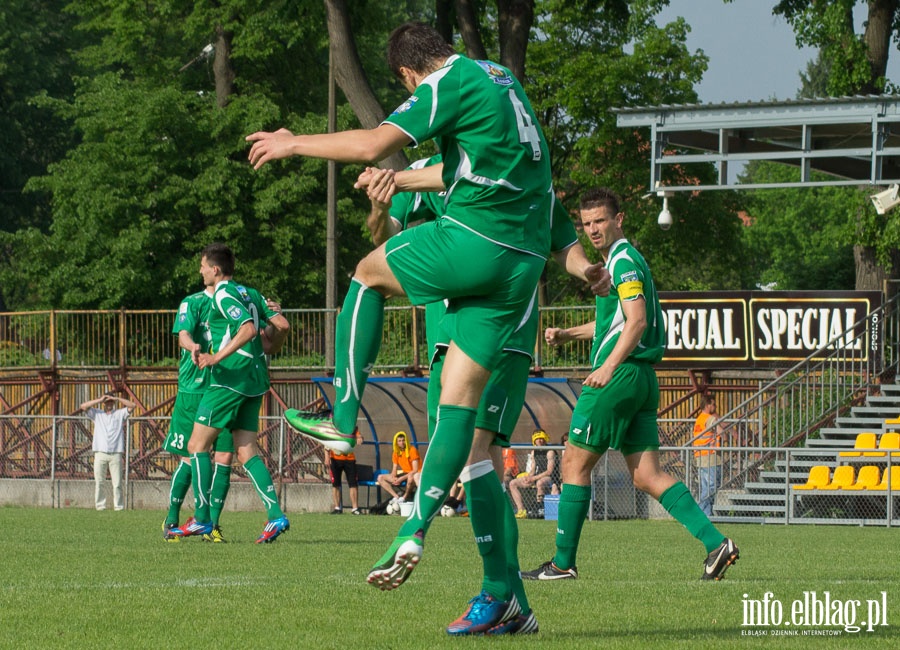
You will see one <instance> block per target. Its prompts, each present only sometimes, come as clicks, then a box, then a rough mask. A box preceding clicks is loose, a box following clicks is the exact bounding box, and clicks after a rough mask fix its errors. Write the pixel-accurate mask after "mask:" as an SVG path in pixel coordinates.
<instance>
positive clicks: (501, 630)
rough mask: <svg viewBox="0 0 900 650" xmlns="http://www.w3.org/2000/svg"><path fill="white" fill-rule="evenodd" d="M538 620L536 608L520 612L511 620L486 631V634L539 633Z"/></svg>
mask: <svg viewBox="0 0 900 650" xmlns="http://www.w3.org/2000/svg"><path fill="white" fill-rule="evenodd" d="M537 633H538V622H537V619H536V618H535V617H534V610H531V611H530V612H528V613H527V614H519V615H518V616H516V617H514V618H511V619H509V620H506V621H503V622H502V623H498V624H497V625H495V626H494V627H492V628H490V629H489V630H488V631H487V632H485V633H484V634H485V636H499V635H501V634H537Z"/></svg>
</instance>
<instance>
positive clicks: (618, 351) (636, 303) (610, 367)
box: [583, 296, 647, 388]
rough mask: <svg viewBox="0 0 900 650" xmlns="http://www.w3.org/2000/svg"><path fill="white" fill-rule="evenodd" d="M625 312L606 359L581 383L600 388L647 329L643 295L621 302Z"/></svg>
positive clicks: (632, 349) (606, 382) (607, 381)
mask: <svg viewBox="0 0 900 650" xmlns="http://www.w3.org/2000/svg"><path fill="white" fill-rule="evenodd" d="M621 304H622V311H623V312H625V325H624V327H623V328H622V333H621V334H620V335H619V339H618V340H617V341H616V344H615V346H614V347H613V349H612V352H610V353H609V356H608V357H607V358H606V361H604V362H603V364H602V365H601V366H600V367H599V368H597V369H596V370H595V371H594V372H592V373H591V374H589V375H588V376H587V377H586V378H585V380H584V382H583V384H584V385H585V386H591V387H592V388H602V387H603V386H606V384H608V383H609V381H610V380H611V379H612V376H613V373H614V372H615V371H616V368H618V367H619V365H620V364H621V363H622V362H623V361H625V359H627V358H628V355H630V354H631V353H632V352H633V351H634V349H635V348H636V347H637V346H638V343H640V342H641V336H643V334H644V330H645V329H647V306H646V302H645V300H644V297H643V296H639V297H637V298H635V299H634V300H626V301H623V302H622V303H621Z"/></svg>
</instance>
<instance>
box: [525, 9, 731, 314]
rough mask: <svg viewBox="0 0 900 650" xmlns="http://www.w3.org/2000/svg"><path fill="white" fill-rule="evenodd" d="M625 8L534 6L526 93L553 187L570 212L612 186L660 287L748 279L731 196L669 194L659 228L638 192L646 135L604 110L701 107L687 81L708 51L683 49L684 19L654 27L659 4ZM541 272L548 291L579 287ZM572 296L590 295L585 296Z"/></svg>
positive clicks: (654, 209)
mask: <svg viewBox="0 0 900 650" xmlns="http://www.w3.org/2000/svg"><path fill="white" fill-rule="evenodd" d="M607 4H612V5H613V6H614V7H615V8H617V10H615V11H604V10H603V7H601V6H600V5H604V6H605V5H607ZM622 4H623V3H598V2H596V1H594V2H591V1H574V0H547V1H545V2H541V3H539V4H538V6H539V8H540V9H541V13H540V17H539V23H538V33H539V34H540V35H541V36H540V38H538V39H536V40H535V41H534V42H532V43H531V45H530V46H529V50H528V57H529V60H528V67H527V71H528V79H527V82H528V83H527V86H526V89H527V91H528V93H529V97H530V98H531V100H532V103H533V104H534V107H535V111H536V112H537V114H538V116H539V117H540V118H541V120H542V124H543V125H544V129H545V134H546V135H547V138H548V140H549V142H550V146H551V152H552V160H553V167H554V178H555V179H556V186H557V189H558V190H561V191H562V193H563V194H564V195H565V201H566V204H567V206H568V207H569V209H571V210H573V211H575V210H577V207H578V196H579V195H580V194H581V193H582V192H583V191H584V190H585V189H587V188H588V187H592V186H607V187H610V188H612V189H614V190H615V191H616V192H618V193H619V194H620V195H621V196H622V198H623V205H624V210H625V212H626V220H625V233H626V235H627V236H628V237H629V239H631V240H632V241H634V242H636V243H637V245H638V246H639V248H640V250H641V252H642V253H643V254H644V256H645V257H646V258H647V260H648V262H649V264H650V267H651V268H652V269H653V272H654V277H655V279H656V281H657V284H658V285H659V288H660V289H662V290H679V289H682V290H687V289H729V288H739V287H742V286H744V285H745V283H746V281H747V280H745V278H744V277H742V274H741V269H742V267H743V265H742V264H741V260H743V258H744V253H743V252H742V250H741V240H740V221H739V220H738V219H737V216H736V213H737V206H736V200H735V196H734V195H733V194H731V193H720V192H704V193H700V194H698V195H696V196H693V195H681V196H678V197H676V198H675V199H672V200H670V205H671V209H672V212H673V214H675V215H676V221H677V223H676V225H675V226H674V227H673V228H672V229H671V230H669V231H668V232H662V231H661V230H660V229H659V227H658V226H657V225H656V218H657V215H658V214H659V210H660V208H661V205H660V202H659V200H658V199H656V198H655V197H654V199H653V200H643V199H641V197H642V195H643V194H645V193H646V192H647V178H648V176H649V170H648V167H647V158H648V155H649V144H648V135H649V134H648V133H645V132H628V131H625V130H623V129H621V128H619V127H618V126H617V125H616V116H615V114H614V113H613V112H612V110H611V109H613V108H616V107H630V106H652V105H658V104H683V103H693V102H696V101H697V95H696V92H695V91H694V89H693V88H694V85H695V84H696V83H697V82H698V81H699V80H700V78H701V76H702V74H703V72H704V71H705V70H706V63H707V58H706V56H705V55H704V54H703V53H702V52H700V51H697V52H694V53H691V52H688V50H687V48H686V47H685V46H684V41H685V36H686V33H687V31H688V30H689V27H688V25H687V24H686V23H685V22H684V20H683V19H681V18H679V19H677V20H675V21H673V22H671V23H668V24H666V25H662V26H657V24H656V22H655V16H656V14H657V13H658V12H659V10H660V8H661V7H662V6H663V5H664V4H666V3H664V2H662V1H659V0H640V1H636V2H630V3H627V8H623V6H622ZM696 174H702V175H705V177H706V178H709V177H711V174H712V169H711V167H710V166H708V165H707V166H704V167H703V168H701V169H699V170H697V172H696ZM697 180H698V179H697V178H696V176H695V178H694V180H691V179H688V180H687V181H686V182H685V184H687V183H690V182H697ZM679 181H685V179H683V178H682V179H679ZM585 243H586V242H585ZM548 278H549V284H550V289H549V295H550V296H551V297H552V298H555V299H561V300H563V301H566V302H567V301H568V300H569V299H570V298H568V297H567V296H572V295H573V293H572V292H573V291H577V287H578V285H577V283H575V282H574V281H569V280H567V279H566V278H565V277H563V276H562V275H561V274H560V273H559V272H557V271H556V270H550V271H548ZM574 295H576V296H577V298H578V300H580V301H582V302H583V301H584V300H586V299H588V297H587V296H586V295H585V294H584V293H583V292H581V293H575V294H574Z"/></svg>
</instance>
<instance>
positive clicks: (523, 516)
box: [516, 509, 528, 519]
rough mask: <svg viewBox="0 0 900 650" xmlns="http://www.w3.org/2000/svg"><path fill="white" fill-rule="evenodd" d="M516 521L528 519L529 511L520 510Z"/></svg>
mask: <svg viewBox="0 0 900 650" xmlns="http://www.w3.org/2000/svg"><path fill="white" fill-rule="evenodd" d="M516 519H528V511H527V510H524V509H522V510H519V511H518V512H516Z"/></svg>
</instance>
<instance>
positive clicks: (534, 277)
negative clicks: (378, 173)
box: [247, 23, 553, 626]
mask: <svg viewBox="0 0 900 650" xmlns="http://www.w3.org/2000/svg"><path fill="white" fill-rule="evenodd" d="M388 64H389V66H390V68H391V70H392V71H393V72H394V74H395V75H396V76H397V77H398V78H399V79H400V80H401V81H402V83H403V84H404V86H405V87H406V88H407V90H409V91H410V92H411V93H412V95H411V96H410V98H409V99H407V100H406V101H405V102H404V103H403V104H402V105H401V106H400V107H399V108H397V109H396V110H395V111H394V112H393V113H392V114H391V115H390V116H388V118H386V120H385V121H384V122H383V123H382V124H381V125H379V126H378V127H376V128H374V129H369V130H354V131H345V132H341V133H333V134H320V135H294V134H292V133H290V132H289V131H285V130H281V131H277V132H274V133H265V132H259V133H254V134H251V135H249V136H247V140H248V141H250V142H253V145H252V147H251V149H250V155H249V158H250V162H251V163H252V164H253V165H254V167H256V168H259V167H261V166H262V165H264V164H266V163H268V162H269V161H271V160H275V159H279V158H286V157H288V156H292V155H302V156H312V157H319V158H328V159H332V160H337V161H342V162H369V161H376V160H382V159H383V158H385V157H386V156H388V155H390V154H392V153H394V152H396V151H399V150H400V149H401V148H402V147H404V146H406V145H407V144H409V143H414V144H418V143H420V142H423V141H424V140H427V139H431V138H434V139H436V140H437V141H438V146H439V148H440V150H441V152H442V154H443V159H444V166H443V187H446V189H447V194H446V199H445V203H444V207H443V210H442V211H441V212H442V214H441V216H440V218H439V219H437V220H435V221H433V222H429V223H425V224H423V225H421V226H418V227H416V228H412V229H408V230H405V231H403V232H402V233H400V234H398V235H397V236H395V237H391V238H390V239H389V240H388V241H387V242H386V243H385V244H384V245H382V246H380V247H378V248H377V249H376V250H374V251H373V252H372V253H370V254H369V255H367V256H366V257H365V258H364V259H363V260H362V261H361V262H360V264H359V265H358V266H357V268H356V273H355V274H354V278H353V281H352V282H351V287H350V291H349V293H348V295H347V297H346V299H345V301H344V307H343V309H342V310H341V314H340V316H339V318H338V322H337V330H338V331H337V343H336V351H337V356H336V363H335V365H336V368H335V380H334V386H335V391H336V400H335V406H334V416H333V419H332V418H326V417H316V416H315V415H313V414H303V413H299V412H297V411H288V412H286V413H285V417H286V419H287V420H288V422H289V423H290V424H291V425H292V426H293V427H294V428H296V429H297V430H298V431H301V432H302V433H304V434H306V435H307V436H309V437H311V438H313V439H314V440H317V441H319V442H321V443H322V444H323V445H326V446H329V445H332V446H336V447H338V448H339V449H340V448H343V449H348V448H349V447H351V446H352V445H353V444H354V441H355V437H354V435H353V431H354V429H355V427H356V422H357V417H358V413H359V405H360V401H361V399H362V392H363V388H364V384H365V380H366V377H367V375H368V370H369V369H370V368H371V366H372V364H373V363H374V362H375V360H376V357H377V353H378V348H379V345H380V343H381V336H382V331H381V330H382V325H383V317H384V303H385V300H386V299H387V298H388V297H391V296H400V295H406V296H408V297H409V299H410V301H411V302H413V304H420V305H421V304H428V303H430V302H435V301H439V300H444V299H449V300H450V304H449V307H448V313H447V315H446V316H445V317H444V319H443V324H444V326H445V328H446V329H447V332H448V334H449V336H450V339H451V343H450V346H449V348H448V350H447V354H446V357H445V360H444V369H443V373H442V375H443V382H442V391H441V395H440V404H439V406H438V410H437V416H436V418H435V432H434V436H433V438H432V440H431V444H430V445H429V449H428V455H427V457H426V459H425V464H424V467H423V474H422V478H423V480H422V483H421V484H420V489H419V490H418V492H417V495H416V499H415V504H414V508H413V514H412V515H411V516H410V518H409V519H408V520H407V521H406V522H405V523H404V524H403V526H402V527H401V529H400V532H399V534H398V536H397V538H396V539H395V540H394V542H393V544H391V546H390V548H389V549H388V551H387V553H385V555H384V556H383V557H382V558H381V560H379V561H378V562H377V563H376V565H375V567H373V569H372V571H371V572H370V574H369V580H370V582H372V583H373V584H378V583H379V582H382V584H384V582H389V583H390V584H391V586H399V584H402V582H403V581H404V580H405V579H406V577H407V576H408V575H409V573H410V572H411V571H412V569H413V568H414V567H415V565H416V564H417V563H418V562H419V560H420V558H421V557H422V553H423V550H424V537H425V530H424V529H425V522H427V521H428V520H430V519H432V518H433V517H434V516H435V515H436V514H437V513H438V511H439V510H440V507H441V505H442V504H443V502H444V498H445V497H446V495H447V493H448V492H449V490H450V487H451V486H452V485H453V483H454V482H455V481H456V479H457V477H458V476H459V474H460V472H461V470H462V469H463V467H465V466H466V461H467V458H468V457H469V451H470V449H471V448H472V441H473V438H474V430H475V415H476V409H477V407H478V404H479V401H480V399H481V395H482V391H483V390H484V387H485V384H486V383H487V380H488V378H489V377H490V374H491V372H492V370H493V369H494V368H495V367H496V366H497V363H498V362H499V360H500V358H501V357H502V350H503V347H504V346H505V345H506V343H507V341H508V340H509V338H510V336H511V335H512V334H513V332H514V331H515V329H516V328H517V327H518V325H519V323H520V322H522V320H523V318H524V317H525V314H526V311H527V310H528V308H529V305H531V301H532V298H533V296H534V290H535V287H536V286H537V282H538V279H539V278H540V273H541V270H542V269H543V266H544V262H545V259H546V257H547V255H548V253H549V239H550V228H549V218H550V205H551V200H552V198H553V195H552V187H551V178H550V164H549V162H550V161H549V153H548V149H547V145H546V141H545V140H544V137H543V134H542V132H541V130H540V128H539V126H538V125H537V120H536V118H535V115H534V112H533V110H532V109H531V106H530V103H529V101H528V98H527V97H526V96H525V93H524V91H523V90H522V88H521V85H520V84H519V83H518V81H516V79H515V78H514V77H513V76H512V74H511V73H510V72H509V71H508V70H506V69H505V68H502V67H501V66H498V65H496V64H494V63H491V62H488V61H473V60H471V59H467V58H465V57H463V56H460V55H458V54H456V52H455V51H454V49H453V48H452V47H451V46H450V45H449V44H447V43H446V42H445V41H444V40H443V39H442V38H441V36H440V34H438V32H436V31H435V30H434V29H432V28H431V27H429V26H427V25H424V24H421V23H406V24H404V25H401V26H400V27H398V28H397V29H395V30H394V32H393V33H392V34H391V36H390V38H389V41H388ZM359 324H365V326H360V325H359ZM474 453H477V454H478V460H487V461H489V460H490V456H489V453H488V450H487V446H484V448H483V449H476V450H475V452H474ZM492 474H493V473H492ZM494 480H495V481H496V483H497V485H496V490H495V494H494V497H493V498H494V499H496V500H498V502H499V500H500V499H502V498H503V495H502V490H501V487H500V484H499V479H497V477H496V475H495V474H494ZM476 605H477V607H476ZM472 609H474V610H475V611H476V612H477V613H478V614H479V621H478V625H479V626H494V625H498V624H500V623H502V622H505V621H507V620H510V619H512V618H515V617H516V616H518V615H519V614H520V612H521V610H520V607H519V604H518V603H517V601H516V598H515V596H514V594H512V593H507V592H503V593H498V594H488V593H484V592H483V594H482V595H481V596H480V597H479V600H478V602H477V603H473V604H472V605H471V606H470V610H472ZM473 625H474V624H473Z"/></svg>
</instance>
